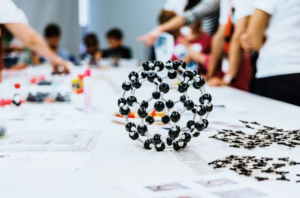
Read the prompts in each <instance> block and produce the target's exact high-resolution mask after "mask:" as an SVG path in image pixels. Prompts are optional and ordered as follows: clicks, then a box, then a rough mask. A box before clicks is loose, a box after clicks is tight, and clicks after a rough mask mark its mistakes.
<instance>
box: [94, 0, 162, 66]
mask: <svg viewBox="0 0 300 198" xmlns="http://www.w3.org/2000/svg"><path fill="white" fill-rule="evenodd" d="M165 2H166V0H90V20H91V23H90V30H91V31H95V32H97V34H98V36H99V38H100V42H101V48H103V47H106V46H107V45H106V40H105V33H106V31H107V30H108V29H110V28H113V27H119V28H121V29H122V30H123V33H124V35H125V44H126V45H128V46H131V47H132V51H133V56H134V57H135V58H138V60H139V61H142V60H143V59H144V58H145V54H144V53H145V49H144V48H143V44H142V43H139V42H137V40H136V39H137V37H138V36H141V35H143V34H145V33H146V32H148V31H149V30H151V29H152V28H153V27H155V26H156V25H157V16H158V13H159V12H160V10H161V9H162V8H163V5H164V3H165Z"/></svg>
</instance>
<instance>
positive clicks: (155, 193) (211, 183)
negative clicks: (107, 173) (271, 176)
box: [123, 174, 284, 198]
mask: <svg viewBox="0 0 300 198" xmlns="http://www.w3.org/2000/svg"><path fill="white" fill-rule="evenodd" d="M123 188H124V189H125V190H127V191H128V192H130V193H132V194H134V195H136V196H138V197H148V198H150V197H151V198H180V197H189V198H204V197H205V198H206V197H207V198H259V197H263V198H268V197H269V198H271V197H272V198H276V197H278V198H279V197H284V195H283V194H281V193H278V192H277V191H276V190H275V189H268V188H266V187H261V186H260V185H258V184H257V183H254V182H251V181H250V182H249V181H248V180H245V179H241V178H238V177H235V176H232V175H231V174H215V175H207V176H199V177H189V178H172V179H169V180H157V181H148V182H127V183H126V184H124V185H123Z"/></svg>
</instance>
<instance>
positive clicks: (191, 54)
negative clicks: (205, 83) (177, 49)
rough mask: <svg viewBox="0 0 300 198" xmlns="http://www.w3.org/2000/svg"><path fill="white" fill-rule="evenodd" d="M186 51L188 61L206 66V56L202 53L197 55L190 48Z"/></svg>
mask: <svg viewBox="0 0 300 198" xmlns="http://www.w3.org/2000/svg"><path fill="white" fill-rule="evenodd" d="M187 51H188V57H189V59H190V60H193V61H195V62H197V63H200V64H201V65H205V64H206V62H207V61H206V60H207V55H206V54H204V53H198V52H195V51H194V50H193V49H192V48H191V47H188V48H187Z"/></svg>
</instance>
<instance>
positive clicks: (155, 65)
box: [118, 60, 213, 152]
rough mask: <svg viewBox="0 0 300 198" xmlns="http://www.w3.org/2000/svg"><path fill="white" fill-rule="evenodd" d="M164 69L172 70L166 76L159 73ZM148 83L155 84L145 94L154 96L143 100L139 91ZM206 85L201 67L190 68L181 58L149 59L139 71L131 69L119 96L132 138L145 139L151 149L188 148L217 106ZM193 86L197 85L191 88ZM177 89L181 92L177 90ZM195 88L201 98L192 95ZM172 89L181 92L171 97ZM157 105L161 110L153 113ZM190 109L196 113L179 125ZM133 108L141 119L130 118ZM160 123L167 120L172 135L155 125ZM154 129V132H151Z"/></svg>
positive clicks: (176, 149) (145, 144)
mask: <svg viewBox="0 0 300 198" xmlns="http://www.w3.org/2000/svg"><path fill="white" fill-rule="evenodd" d="M163 69H166V70H168V71H167V74H166V76H160V75H159V72H160V71H162V70H163ZM178 71H180V72H178ZM165 79H169V80H166V81H165ZM181 79H182V80H181ZM178 80H179V81H180V82H178ZM176 81H177V82H176ZM167 82H170V83H167ZM144 83H148V84H149V83H150V84H152V86H154V89H153V90H152V91H147V92H145V93H143V94H142V95H143V96H148V97H150V98H147V99H144V100H141V101H139V100H138V98H136V96H135V93H136V92H138V91H140V90H141V89H143V88H145V87H147V86H143V84H144ZM175 83H176V84H177V86H176V84H175ZM204 85H205V80H204V78H202V77H201V76H200V74H199V73H198V72H197V71H192V70H190V69H189V68H187V64H186V63H185V62H183V61H181V60H180V61H177V60H176V61H171V60H169V61H167V62H166V63H163V62H161V61H147V62H145V63H143V64H142V67H141V68H140V69H138V70H137V71H132V72H130V73H129V75H128V79H127V81H125V82H123V84H122V89H123V92H122V97H120V98H119V99H118V106H119V113H120V114H121V115H122V116H123V117H124V118H125V122H126V124H125V130H126V131H127V132H128V133H129V137H130V139H132V140H138V141H140V142H142V144H143V146H144V148H145V149H147V150H151V149H152V150H153V149H154V150H156V151H158V152H163V151H164V150H166V149H168V148H173V149H174V150H175V151H181V150H182V149H184V148H185V147H186V146H187V145H188V143H189V142H190V141H191V140H192V138H193V137H194V138H196V137H198V136H200V132H201V131H203V130H204V129H206V128H207V127H208V125H209V122H208V120H207V118H208V115H209V114H210V112H212V110H213V104H212V103H211V102H212V96H211V95H210V94H209V93H206V91H205V89H204V87H203V86H204ZM189 86H192V87H193V89H191V90H189ZM176 89H177V92H176V91H175V92H173V91H174V90H176ZM195 89H196V90H195ZM194 90H195V91H194ZM191 91H194V92H196V93H197V94H199V95H198V98H199V100H198V101H193V100H192V99H191V98H194V97H191V98H190V97H189V95H188V93H190V92H191ZM171 92H173V93H175V94H177V95H178V96H173V95H172V94H170V95H171V96H172V97H170V96H169V97H168V95H169V93H171ZM178 92H179V93H178ZM175 104H177V105H176V107H175ZM153 109H154V110H155V111H156V112H157V113H155V111H154V112H153V113H152V114H149V112H152V110H153ZM188 111H190V112H191V113H190V114H192V116H193V117H192V118H190V119H188V121H187V122H186V123H183V126H179V125H182V117H183V116H184V114H185V113H186V112H188ZM130 112H137V114H138V116H139V119H131V118H129V116H128V115H129V114H130ZM133 120H134V121H133ZM137 121H140V124H137ZM156 124H160V125H161V124H164V125H166V127H165V128H169V129H168V130H169V131H168V137H165V135H163V136H162V135H161V134H159V131H160V129H159V128H157V127H156V128H153V127H154V126H152V125H156ZM170 126H171V128H170ZM153 129H155V134H154V135H153V134H151V131H152V130H153Z"/></svg>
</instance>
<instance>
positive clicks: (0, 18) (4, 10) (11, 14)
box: [0, 0, 28, 24]
mask: <svg viewBox="0 0 300 198" xmlns="http://www.w3.org/2000/svg"><path fill="white" fill-rule="evenodd" d="M2 23H25V24H28V20H27V18H26V16H25V14H24V12H23V11H22V10H20V9H19V8H18V7H17V6H16V5H15V4H14V2H12V1H11V0H0V24H2Z"/></svg>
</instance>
